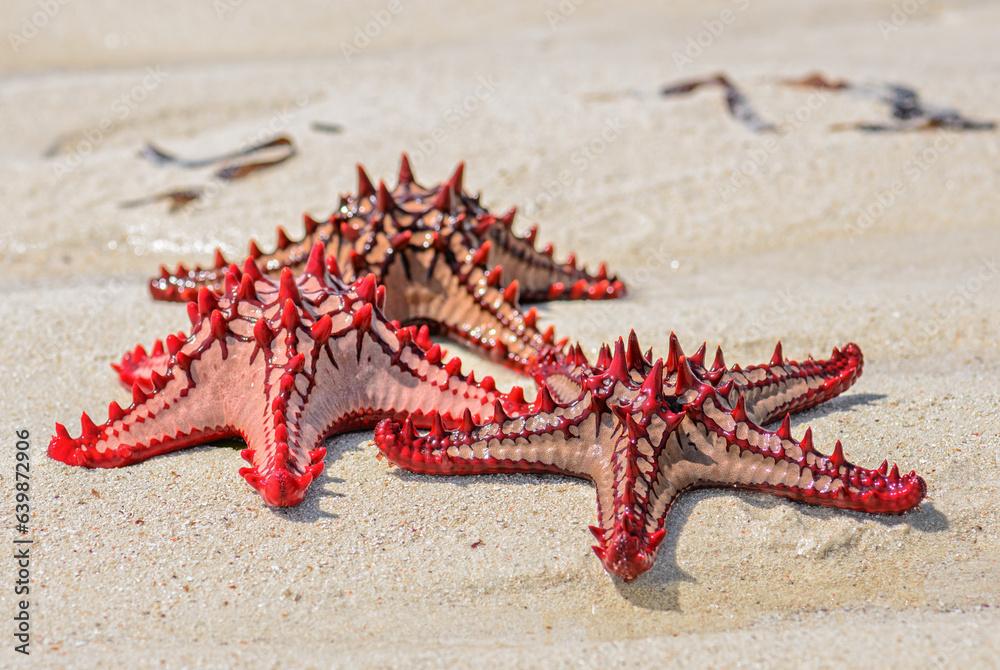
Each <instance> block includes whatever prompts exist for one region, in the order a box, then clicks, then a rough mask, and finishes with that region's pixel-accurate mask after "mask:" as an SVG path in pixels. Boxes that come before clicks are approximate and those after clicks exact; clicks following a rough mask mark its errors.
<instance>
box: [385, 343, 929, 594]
mask: <svg viewBox="0 0 1000 670" xmlns="http://www.w3.org/2000/svg"><path fill="white" fill-rule="evenodd" d="M576 362H577V363H579V365H578V367H577V369H576V371H575V378H576V380H577V381H578V383H579V384H580V388H581V389H582V390H580V391H579V392H578V394H577V396H576V397H575V398H573V399H571V400H563V399H559V400H557V399H556V397H555V396H556V394H555V393H553V392H552V391H550V389H549V388H548V386H543V387H542V389H541V391H540V392H539V394H538V397H537V399H536V400H535V403H534V404H533V406H532V407H531V409H530V410H529V411H527V412H525V413H509V412H506V411H505V409H504V407H499V408H498V409H497V410H496V412H495V413H494V414H493V416H492V417H491V418H490V419H488V420H486V421H482V422H477V423H476V424H475V425H472V426H468V425H467V426H464V427H460V428H457V429H455V430H453V431H450V432H444V433H441V432H438V433H434V432H431V433H428V434H418V432H417V430H416V429H415V427H414V425H413V424H412V422H410V421H408V420H405V419H404V420H403V421H399V420H398V419H393V420H386V421H383V422H382V423H380V424H379V426H378V427H377V428H376V438H375V441H376V444H377V445H378V447H379V449H380V450H381V451H382V452H383V453H384V454H385V455H386V456H387V457H388V458H389V460H390V461H392V462H393V463H395V464H397V465H399V466H400V467H403V468H405V469H408V470H411V471H414V472H421V473H427V474H447V475H467V474H489V473H501V472H539V473H548V472H553V473H561V474H565V475H570V476H574V477H581V478H584V479H588V480H591V481H592V482H593V483H594V486H595V488H596V491H597V517H598V523H597V525H595V526H592V527H591V531H592V532H593V534H594V536H595V537H596V539H597V544H596V545H595V547H594V551H595V553H596V554H597V556H598V557H599V558H600V559H601V561H602V562H603V563H604V566H605V568H606V569H607V570H608V571H609V572H611V573H612V574H614V575H617V576H619V577H621V578H622V579H624V580H626V581H629V580H632V579H635V578H636V577H637V576H638V575H640V574H641V573H643V572H645V571H646V570H648V569H649V568H650V567H651V566H652V564H653V560H654V558H655V554H656V550H657V548H658V546H659V545H660V543H661V542H662V540H663V537H664V535H665V533H666V528H665V524H666V518H667V513H668V512H669V510H670V507H671V505H672V504H673V502H674V500H675V499H676V498H677V496H678V495H679V494H680V493H682V492H683V491H685V490H688V489H692V488H698V487H732V488H742V489H751V490H755V491H762V492H766V493H771V494H773V495H777V496H782V497H785V498H790V499H793V500H797V501H800V502H804V503H808V504H813V505H824V506H829V507H839V508H844V509H852V510H858V511H862V512H870V513H886V514H895V513H901V512H904V511H906V510H909V509H911V508H913V507H915V506H916V505H917V504H919V502H920V501H921V500H922V499H923V497H924V495H925V492H926V486H925V484H924V481H923V480H922V479H921V478H920V477H919V476H917V475H916V474H915V473H912V472H911V473H910V474H908V475H904V476H901V475H900V474H899V469H898V468H897V466H895V465H893V466H892V467H891V469H890V468H889V466H888V464H887V463H883V464H882V465H881V466H880V467H878V468H876V469H866V468H862V467H859V466H856V465H854V464H853V463H850V462H848V461H847V460H846V459H845V457H844V453H843V449H842V447H841V446H840V443H839V442H837V444H836V446H835V447H834V449H833V450H832V452H830V453H829V454H822V453H820V452H818V451H817V450H815V449H814V448H813V440H812V432H811V430H809V429H807V430H806V432H805V434H804V436H803V437H802V439H801V440H796V439H794V438H793V437H792V435H791V427H790V417H789V415H788V414H784V419H783V421H782V423H781V426H780V427H779V428H778V429H777V430H775V431H770V430H766V429H765V428H763V427H761V426H760V422H765V421H769V420H771V419H773V418H776V417H778V416H781V415H782V413H783V412H786V411H788V412H795V411H802V410H805V409H808V408H810V407H814V406H816V405H817V404H819V403H820V402H822V401H824V400H827V399H829V398H832V397H833V396H835V395H837V394H839V393H841V392H842V391H843V390H845V389H846V388H847V387H849V386H850V385H851V384H852V383H853V382H854V381H855V380H856V379H857V377H858V375H859V374H860V372H861V368H862V356H861V352H860V350H859V349H858V348H857V346H856V345H853V344H849V345H847V346H846V347H845V348H844V349H843V350H834V354H833V356H831V358H830V359H828V360H824V361H813V360H809V361H806V362H802V363H797V362H794V361H787V360H785V359H784V358H783V357H782V354H781V347H780V345H779V346H778V347H777V349H776V351H775V356H774V358H773V359H772V361H771V363H770V364H769V365H762V366H753V367H750V368H745V369H741V368H739V367H738V366H734V367H732V368H726V367H725V364H724V362H722V357H721V352H720V353H719V354H718V355H717V357H716V363H715V364H714V365H712V366H711V367H710V368H705V367H704V350H703V349H701V350H699V351H698V353H696V354H695V355H693V356H692V357H691V358H688V357H686V356H684V354H683V352H681V350H680V346H679V345H678V344H677V342H676V338H674V337H673V336H671V343H670V353H669V355H668V357H667V358H666V359H665V360H664V359H657V360H656V361H652V360H651V358H650V357H649V356H647V355H643V354H642V353H640V350H639V348H638V342H637V341H636V339H635V337H634V334H633V336H631V337H630V338H629V341H628V344H626V342H625V341H624V340H622V339H619V340H618V341H617V343H616V345H615V349H614V353H613V354H612V353H610V350H608V349H606V348H605V349H604V350H602V352H601V354H600V357H599V360H598V361H597V364H596V365H595V366H593V367H590V366H586V365H585V364H584V363H582V362H581V361H576ZM569 388H570V387H569V386H566V387H564V388H563V389H562V390H563V392H564V394H565V393H566V392H567V391H568V389H569Z"/></svg>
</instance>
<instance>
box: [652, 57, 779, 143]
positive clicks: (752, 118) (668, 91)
mask: <svg viewBox="0 0 1000 670" xmlns="http://www.w3.org/2000/svg"><path fill="white" fill-rule="evenodd" d="M704 86H718V87H720V88H722V91H723V93H724V94H725V99H726V107H727V108H728V109H729V113H730V114H731V115H732V116H733V118H735V119H736V120H737V121H739V122H740V123H742V124H743V125H744V126H746V127H747V128H749V129H750V131H751V132H754V133H774V132H777V131H778V127H777V126H775V125H774V124H773V123H771V122H769V121H765V120H764V119H763V118H762V117H761V116H760V114H758V113H757V110H755V109H754V108H753V105H751V104H750V100H749V99H748V98H747V96H746V95H745V94H744V93H743V91H741V90H740V89H739V88H737V86H736V85H735V84H733V83H732V82H731V81H730V80H729V78H728V77H727V76H726V75H725V74H722V73H721V72H720V73H718V74H716V75H714V76H711V77H705V78H702V79H689V80H685V81H681V82H678V83H676V84H671V85H669V86H664V87H663V88H662V89H660V95H662V96H676V95H687V94H688V93H691V92H693V91H695V90H697V89H699V88H702V87H704Z"/></svg>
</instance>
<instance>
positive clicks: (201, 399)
mask: <svg viewBox="0 0 1000 670" xmlns="http://www.w3.org/2000/svg"><path fill="white" fill-rule="evenodd" d="M324 256H325V250H324V247H323V245H322V244H320V243H317V244H315V245H314V246H313V248H312V251H311V253H310V255H309V258H308V260H307V262H306V264H305V267H304V269H303V271H302V272H301V273H300V274H299V275H298V276H295V275H293V273H292V270H291V269H290V268H285V269H283V270H282V271H281V273H280V276H279V278H278V279H277V280H272V279H271V278H269V277H266V276H264V275H262V274H261V273H260V271H259V269H258V267H257V265H256V264H255V263H253V262H252V261H248V262H247V263H245V264H244V267H243V269H242V271H241V270H240V269H239V268H237V267H236V266H232V267H230V269H229V271H228V272H227V274H226V277H225V279H224V281H223V289H222V291H221V293H215V292H213V291H211V290H209V289H208V288H204V287H203V288H202V289H200V290H199V292H198V294H197V300H196V301H195V302H191V303H189V304H188V314H189V316H190V319H191V324H192V327H191V330H190V333H188V334H185V333H183V332H182V333H180V335H170V336H168V337H167V338H166V344H165V347H166V353H165V355H166V356H168V357H169V362H168V364H167V365H166V367H165V368H164V369H163V370H162V373H161V372H158V371H156V370H154V371H152V372H151V373H150V384H151V390H149V391H147V390H146V389H145V388H144V387H143V386H142V385H139V384H136V385H134V386H133V387H132V403H131V405H129V406H128V407H127V408H122V407H121V405H119V404H118V403H117V402H112V403H111V404H110V405H109V408H108V419H107V421H105V422H104V423H103V424H101V425H96V424H95V423H94V422H93V421H92V420H91V419H90V417H89V416H88V415H87V414H86V413H84V414H83V415H82V417H81V420H80V423H81V435H80V437H77V438H73V437H70V435H69V432H68V431H67V429H66V428H65V427H64V426H62V425H59V424H57V425H56V435H55V437H53V438H52V440H51V442H50V444H49V455H50V456H52V457H53V458H55V459H57V460H60V461H63V462H65V463H68V464H70V465H78V466H84V467H118V466H123V465H129V464H132V463H137V462H139V461H143V460H145V459H147V458H151V457H153V456H156V455H158V454H163V453H166V452H170V451H175V450H178V449H184V448H187V447H192V446H197V445H201V444H206V443H210V442H214V441H217V440H219V439H221V438H226V437H242V439H243V440H244V441H245V442H246V444H247V448H246V449H244V450H243V451H242V456H243V458H244V459H245V460H247V462H248V463H249V464H250V466H249V467H246V468H243V469H242V470H241V471H240V474H241V475H242V476H243V477H244V479H246V481H247V482H248V483H249V484H250V485H251V486H252V487H253V488H255V489H256V490H257V491H258V492H259V493H260V495H261V496H262V497H263V498H264V500H265V502H266V503H267V504H269V505H273V506H289V505H297V504H298V503H300V502H301V501H302V500H303V498H304V496H305V494H306V489H307V488H308V487H309V485H310V483H311V482H312V481H314V480H315V479H316V477H317V476H318V475H319V474H320V473H321V472H322V470H323V459H324V456H325V453H326V450H325V448H324V447H323V446H322V444H323V440H324V439H325V438H326V437H328V436H330V435H333V434H336V433H341V432H347V431H352V430H359V429H364V428H371V427H373V426H374V425H375V423H376V422H377V421H378V420H380V419H382V418H385V417H392V416H398V415H400V413H403V412H407V413H415V415H416V420H417V422H418V423H421V424H422V425H425V426H427V427H430V428H432V429H437V430H443V426H445V425H449V426H452V425H466V426H468V425H469V422H471V421H472V420H473V416H475V417H481V418H482V419H485V418H488V417H489V416H491V415H492V414H491V412H492V410H493V408H494V406H506V407H508V408H512V409H515V410H516V409H517V408H521V407H522V406H523V404H522V402H521V401H518V400H517V398H523V389H520V387H515V392H513V394H512V396H511V397H508V396H506V395H502V394H499V393H497V392H496V386H495V383H494V382H493V379H492V378H491V377H484V378H483V379H482V381H479V382H477V381H476V380H475V378H474V376H473V375H472V374H471V373H470V374H469V375H468V376H465V375H463V374H462V370H461V361H460V360H459V359H457V358H452V359H450V360H448V361H447V362H445V361H443V360H442V352H441V349H440V347H439V346H438V345H433V346H431V347H429V348H426V349H425V348H423V347H422V346H421V345H420V343H418V342H416V341H415V339H416V338H415V333H416V332H417V331H416V329H415V328H406V327H400V326H399V325H398V324H396V323H394V322H391V321H389V320H387V319H386V318H385V316H384V314H383V312H382V308H383V305H384V304H385V302H386V291H385V289H384V287H382V286H380V285H378V284H377V283H376V281H375V277H374V275H372V274H368V275H366V276H365V277H362V278H360V279H357V280H356V281H354V282H353V283H350V284H347V283H345V282H343V281H342V280H341V278H340V276H339V275H338V272H337V267H336V261H335V260H333V258H332V257H327V258H326V260H325V261H324ZM430 410H433V414H430V413H429V411H430ZM442 422H443V423H442Z"/></svg>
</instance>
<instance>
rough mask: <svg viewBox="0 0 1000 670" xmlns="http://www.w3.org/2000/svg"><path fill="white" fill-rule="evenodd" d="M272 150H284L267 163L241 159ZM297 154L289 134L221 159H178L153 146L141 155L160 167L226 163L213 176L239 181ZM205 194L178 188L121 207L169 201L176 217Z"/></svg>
mask: <svg viewBox="0 0 1000 670" xmlns="http://www.w3.org/2000/svg"><path fill="white" fill-rule="evenodd" d="M272 149H281V151H280V152H279V153H278V155H277V156H274V157H272V158H266V159H263V160H252V161H251V160H243V161H240V160H238V159H241V158H246V157H247V156H252V155H254V154H257V153H259V152H262V151H270V150H272ZM295 154H296V149H295V143H294V142H292V140H291V138H289V137H287V136H285V135H279V136H277V137H274V138H272V139H269V140H265V141H263V142H259V143H257V144H254V145H252V146H249V147H246V148H244V149H239V150H237V151H232V152H229V153H226V154H221V155H219V156H213V157H211V158H199V159H185V158H178V157H177V156H175V155H174V154H171V153H169V152H167V151H164V150H163V149H160V148H159V147H157V146H155V145H153V144H151V143H150V144H147V145H146V146H145V147H143V149H142V151H141V152H140V155H141V156H142V157H144V158H148V159H149V160H151V161H153V162H154V163H157V164H158V165H178V166H180V167H183V168H189V169H190V168H200V167H207V166H209V165H213V164H215V163H220V162H226V164H225V165H222V166H221V167H219V168H218V169H217V170H216V171H215V172H214V173H212V176H213V177H214V178H215V179H219V180H221V181H235V180H237V179H243V178H244V177H247V176H249V175H251V174H253V173H254V172H257V171H259V170H263V169H265V168H270V167H274V166H276V165H280V164H281V163H284V162H285V161H287V160H288V159H289V158H291V157H292V156H294V155H295ZM204 193H205V189H204V187H202V186H191V187H186V188H177V189H172V190H169V191H163V192H161V193H155V194H153V195H150V196H146V197H143V198H136V199H134V200H126V201H125V202H122V203H121V207H125V208H132V207H140V206H142V205H151V204H153V203H157V202H162V201H164V200H166V201H169V202H170V209H169V210H168V211H169V212H170V213H171V214H173V213H175V212H177V211H179V210H180V209H182V208H183V207H185V206H186V205H188V204H189V203H191V202H194V201H195V200H197V199H199V198H200V197H201V196H202V195H204Z"/></svg>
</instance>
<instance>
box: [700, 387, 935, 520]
mask: <svg viewBox="0 0 1000 670" xmlns="http://www.w3.org/2000/svg"><path fill="white" fill-rule="evenodd" d="M687 416H688V418H689V422H688V423H686V424H685V425H684V426H683V428H684V431H685V437H686V439H687V440H688V441H689V442H690V443H691V444H692V445H693V446H694V447H695V448H696V449H698V450H699V451H700V452H701V453H703V454H707V455H709V456H710V458H709V460H708V461H707V462H705V463H703V464H702V465H701V466H700V467H699V468H698V469H697V471H696V472H695V473H693V474H692V477H693V480H692V484H693V485H698V486H732V487H735V488H746V489H753V490H758V491H764V492H767V493H771V494H773V495H777V496H781V497H785V498H791V499H793V500H797V501H800V502H804V503H808V504H811V505H821V506H825V507H838V508H841V509H851V510H856V511H859V512H868V513H873V514H899V513H902V512H905V511H907V510H909V509H912V508H913V507H915V506H916V505H917V504H919V503H920V501H921V500H922V499H923V498H924V495H925V494H926V490H927V487H926V484H925V483H924V481H923V479H921V478H920V477H919V476H918V475H917V474H916V473H914V472H910V473H909V474H907V475H904V476H901V475H900V474H899V468H898V466H896V465H895V464H894V465H893V466H892V467H891V468H890V467H889V466H888V464H887V463H886V462H883V463H882V465H880V466H879V467H878V468H875V469H866V468H863V467H860V466H857V465H855V464H854V463H851V462H850V461H848V460H846V458H845V456H844V451H843V447H842V446H841V445H840V442H839V441H838V442H837V443H836V445H835V446H834V448H833V449H832V450H831V451H830V453H829V454H823V453H821V452H819V451H817V450H816V449H815V448H814V447H813V440H812V430H811V429H808V428H807V429H806V431H805V433H804V436H803V438H802V439H801V440H796V439H794V438H792V437H791V434H790V422H789V419H788V417H787V415H786V419H785V420H784V421H783V422H782V425H781V426H780V427H779V428H778V430H776V431H768V430H765V429H764V428H761V427H760V426H758V425H757V424H756V423H755V422H754V421H753V420H752V419H750V417H749V416H748V415H747V413H746V412H745V410H743V408H742V407H741V403H737V404H736V406H735V407H729V406H728V403H727V402H726V399H725V398H723V397H722V396H721V395H719V394H718V393H717V392H716V391H715V390H714V389H713V390H709V389H708V388H707V385H706V387H703V388H701V389H699V390H698V397H697V398H696V399H695V400H694V401H693V402H692V403H691V404H690V409H689V410H688V411H687Z"/></svg>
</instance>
